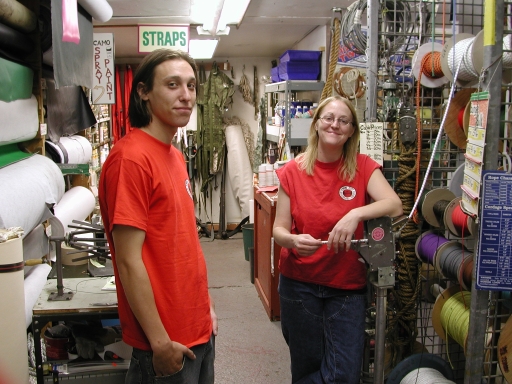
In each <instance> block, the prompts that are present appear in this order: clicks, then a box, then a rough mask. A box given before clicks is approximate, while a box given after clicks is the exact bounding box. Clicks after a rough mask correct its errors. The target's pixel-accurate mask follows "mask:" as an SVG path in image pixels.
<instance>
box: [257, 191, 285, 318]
mask: <svg viewBox="0 0 512 384" xmlns="http://www.w3.org/2000/svg"><path fill="white" fill-rule="evenodd" d="M276 198H277V193H275V192H274V193H266V192H261V193H259V192H258V189H257V188H255V190H254V285H255V287H256V290H257V291H258V295H259V297H260V299H261V302H262V303H263V307H265V310H266V311H267V315H268V317H269V318H270V320H271V321H275V320H279V319H280V306H279V294H278V293H277V285H278V283H279V255H280V253H281V247H280V246H279V245H277V244H276V243H275V242H274V237H273V236H272V226H273V225H274V219H275V217H276V203H277V199H276Z"/></svg>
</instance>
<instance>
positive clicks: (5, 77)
mask: <svg viewBox="0 0 512 384" xmlns="http://www.w3.org/2000/svg"><path fill="white" fill-rule="evenodd" d="M33 79H34V71H33V70H32V69H30V68H28V67H26V66H24V65H21V64H18V63H15V62H13V61H10V60H5V59H2V58H0V101H5V102H7V103H8V102H11V101H15V100H18V99H30V98H31V96H32V82H33Z"/></svg>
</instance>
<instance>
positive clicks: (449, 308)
mask: <svg viewBox="0 0 512 384" xmlns="http://www.w3.org/2000/svg"><path fill="white" fill-rule="evenodd" d="M470 303H471V293H469V292H467V291H462V292H457V293H455V294H453V296H451V297H450V298H449V299H448V300H446V302H445V303H444V305H443V308H442V309H441V314H440V321H441V325H442V326H443V330H444V331H445V334H446V335H447V336H450V337H451V338H452V339H453V340H454V341H455V342H457V344H459V345H460V346H462V347H463V348H464V350H466V340H467V336H468V331H469V313H470V311H469V305H470Z"/></svg>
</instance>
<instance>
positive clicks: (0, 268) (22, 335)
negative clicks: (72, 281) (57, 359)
mask: <svg viewBox="0 0 512 384" xmlns="http://www.w3.org/2000/svg"><path fill="white" fill-rule="evenodd" d="M0 275H1V276H2V278H0V289H1V292H2V294H1V295H0V308H2V326H1V327H0V340H2V342H1V343H0V365H2V368H1V369H2V371H1V372H2V379H5V380H6V382H9V383H16V384H18V383H20V384H21V383H28V382H29V378H28V366H27V327H26V326H25V321H24V320H25V294H24V277H23V244H22V240H21V238H16V239H12V240H8V241H6V242H3V243H0ZM7 378H9V380H7Z"/></svg>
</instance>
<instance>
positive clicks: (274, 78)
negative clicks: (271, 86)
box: [270, 67, 281, 83]
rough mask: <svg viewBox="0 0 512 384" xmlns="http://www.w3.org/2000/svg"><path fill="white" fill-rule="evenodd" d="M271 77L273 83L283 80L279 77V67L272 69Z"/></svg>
mask: <svg viewBox="0 0 512 384" xmlns="http://www.w3.org/2000/svg"><path fill="white" fill-rule="evenodd" d="M270 78H271V79H272V82H273V83H278V82H279V81H281V79H280V78H279V67H274V68H271V69H270Z"/></svg>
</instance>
